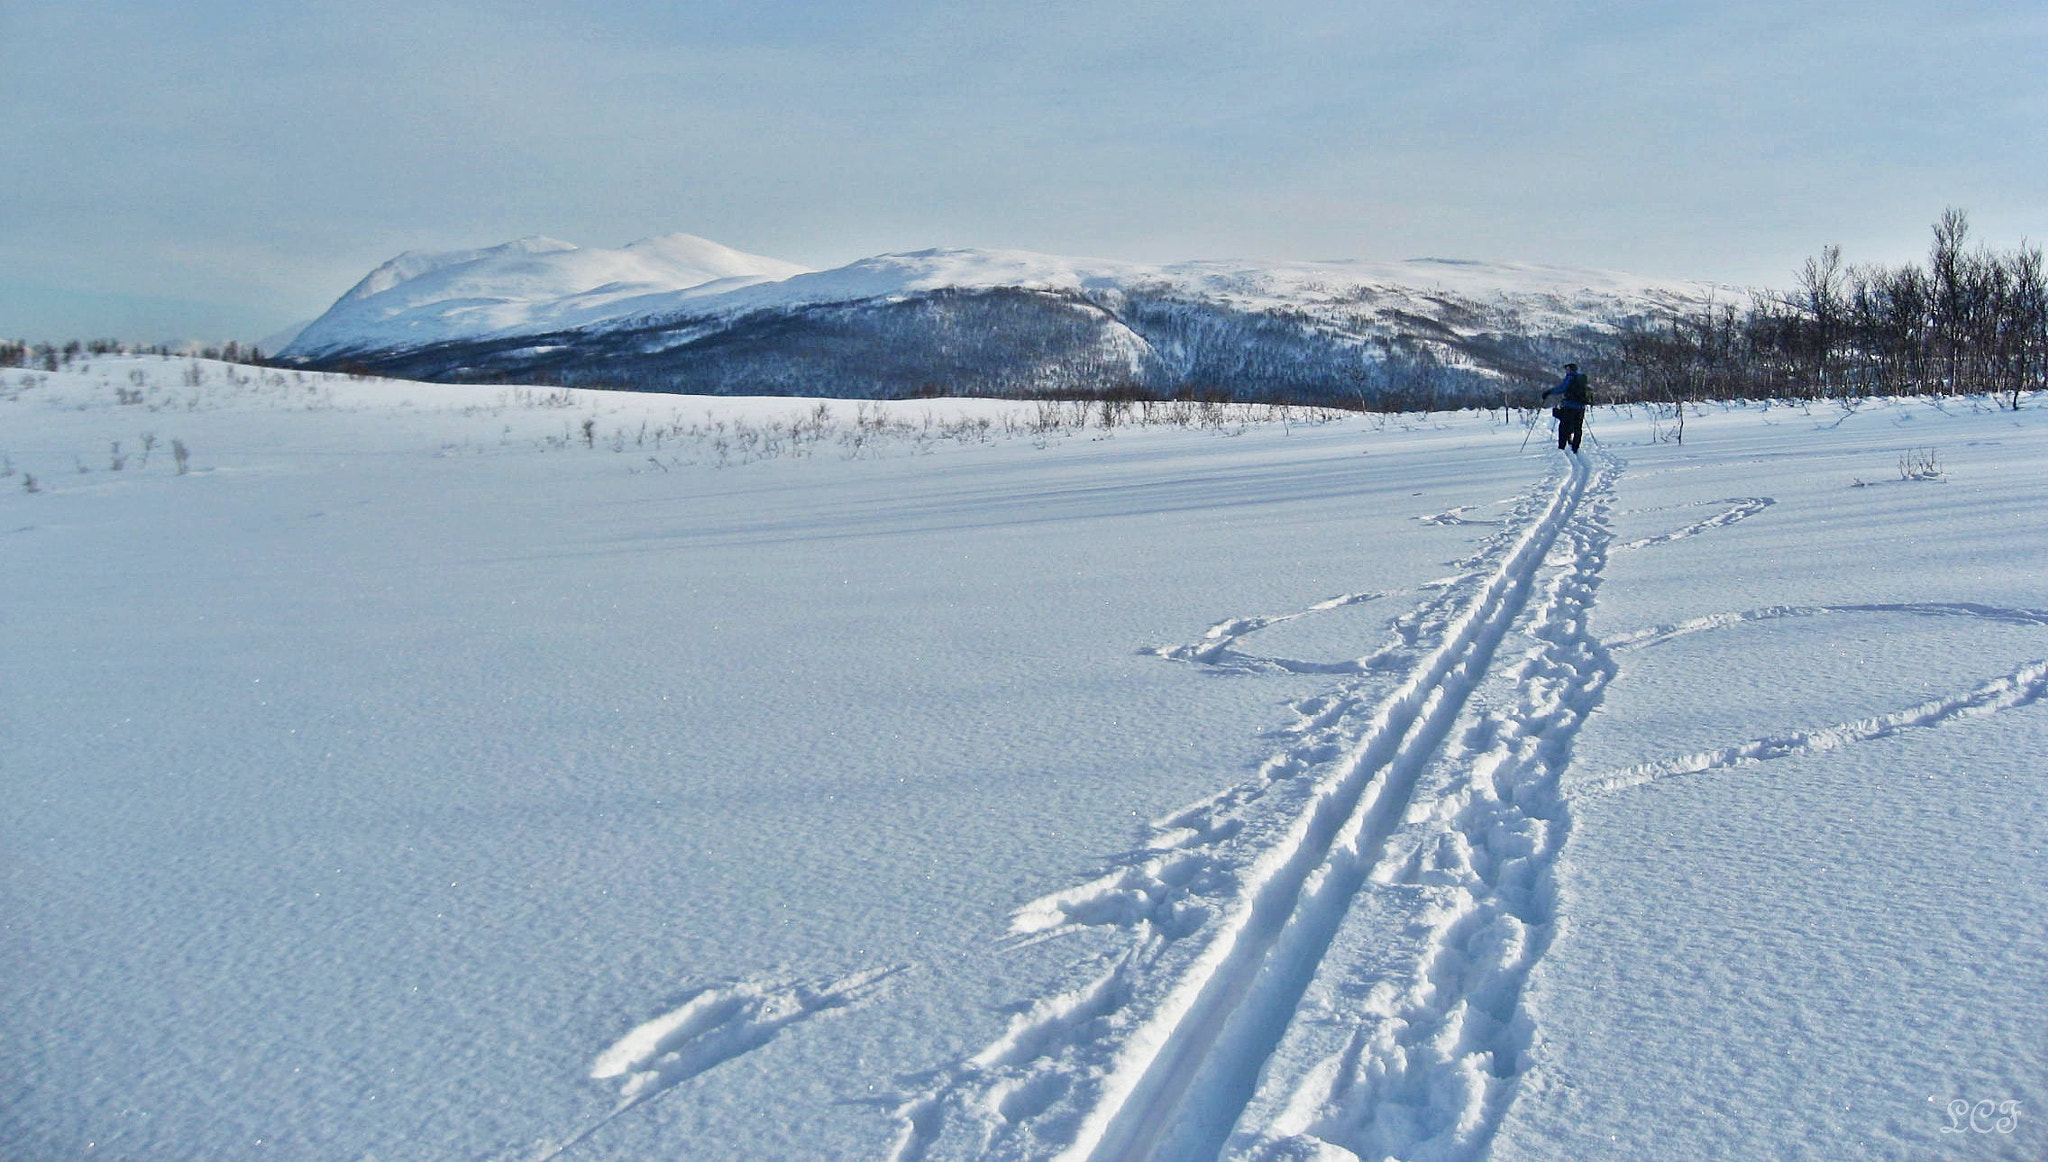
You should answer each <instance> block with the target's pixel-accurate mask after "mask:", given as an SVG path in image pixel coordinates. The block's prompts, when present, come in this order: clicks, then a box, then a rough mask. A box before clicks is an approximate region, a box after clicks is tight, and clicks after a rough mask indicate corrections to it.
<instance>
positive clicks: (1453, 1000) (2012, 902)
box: [0, 359, 2048, 1162]
mask: <svg viewBox="0 0 2048 1162" xmlns="http://www.w3.org/2000/svg"><path fill="white" fill-rule="evenodd" d="M2023 402H2024V405H2025V406H2024V407H2023V409H2022V410H2021V411H2019V412H2017V413H2014V412H2008V411H1999V410H1995V409H1994V408H1992V407H1991V406H1989V405H1988V404H1984V403H1980V402H1976V401H1972V400H1968V399H1950V400H1912V401H1894V402H1873V403H1868V404H1865V405H1863V406H1860V407H1857V408H1854V409H1843V408H1836V407H1828V406H1820V405H1815V406H1812V407H1806V406H1791V407H1787V406H1783V405H1778V406H1768V407H1766V406H1762V405H1754V406H1748V407H1729V408H1721V409H1708V410H1705V411H1701V412H1695V413H1690V414H1688V416H1687V418H1686V425H1685V429H1684V433H1685V440H1684V443H1683V444H1679V443H1676V442H1673V441H1672V440H1671V438H1670V437H1671V436H1672V434H1673V432H1672V424H1671V420H1672V417H1671V416H1668V415H1660V414H1657V413H1653V412H1650V411H1644V410H1636V411H1633V412H1627V411H1618V410H1615V409H1608V408H1602V409H1596V414H1595V415H1594V417H1593V419H1592V421H1591V423H1590V424H1589V426H1588V440H1587V443H1586V445H1585V453H1586V454H1585V455H1584V456H1583V457H1567V456H1564V455H1562V454H1560V453H1558V452H1557V451H1555V450H1554V449H1553V448H1549V447H1546V446H1545V444H1546V440H1545V433H1544V431H1543V429H1542V428H1538V429H1536V430H1535V432H1534V433H1533V438H1529V439H1528V440H1527V444H1526V447H1525V446H1524V440H1525V435H1526V434H1527V432H1528V430H1527V429H1525V428H1524V427H1523V420H1524V419H1525V417H1524V415H1523V414H1521V413H1514V414H1511V415H1503V414H1502V413H1500V412H1498V411H1496V412H1493V413H1484V412H1461V413H1441V412H1440V413H1436V414H1433V415H1428V416H1420V415H1417V416H1407V417H1386V416H1381V417H1376V418H1374V417H1358V416H1349V417H1345V418H1333V417H1331V416H1329V415H1326V414H1318V413H1313V412H1306V411H1302V410H1298V409H1297V410H1293V411H1289V412H1284V413H1283V412H1272V411H1264V410H1262V409H1255V408H1231V407H1220V406H1214V405H1210V406H1203V405H1195V404H1184V405H1173V406H1167V405H1152V406H1150V407H1143V406H1133V407H1130V408H1121V409H1120V408H1116V407H1109V408H1104V407H1102V406H1101V405H1088V406H1080V405H1056V404H1051V403H1043V404H1036V405H1033V404H1024V403H1015V402H996V401H986V400H943V401H930V402H893V403H872V402H863V403H855V402H851V401H834V402H826V403H816V402H802V401H795V400H789V399H702V398H682V397H675V396H659V395H650V394H633V393H607V392H586V391H572V390H560V389H536V388H526V387H502V386H486V385H436V384H421V383H411V382H402V381H389V380H376V379H352V378H348V377H344V376H339V375H335V376H327V375H321V374H316V373H312V372H292V371H279V370H275V369H254V368H230V367H226V366H224V365H219V364H210V363H203V362H194V361H187V360H160V359H105V360H94V361H92V362H91V363H89V364H83V365H78V366H74V367H73V368H71V369H69V370H67V371H64V372H60V373H55V374H44V373H41V372H37V373H25V372H22V371H19V370H9V371H4V372H0V470H4V472H5V475H4V477H0V545H4V546H5V552H6V559H7V561H8V563H9V566H10V572H11V575H12V576H13V578H14V580H15V584H14V586H13V587H12V590H11V597H10V600H9V602H8V604H7V607H6V612H5V615H4V616H0V657H5V658H6V659H7V660H8V662H9V676H10V681H9V684H8V697H7V698H6V700H5V702H4V710H0V780H4V790H5V794H4V796H0V853H4V854H0V860H4V864H0V866H4V873H5V874H4V879H0V883H4V896H0V916H4V934H5V935H4V939H5V941H6V953H5V962H6V971H5V972H0V1156H4V1157H6V1158H9V1159H14V1158H20V1159H37V1160H40V1159H56V1158H66V1159H68V1158H80V1157H95V1158H97V1157H105V1158H125V1159H148V1160H150V1162H165V1160H172V1162H175V1160H183V1159H192V1160H199V1159H217V1158H242V1157H274V1158H283V1159H294V1160H296V1159H306V1160H324V1159H335V1158H347V1159H353V1158H370V1157H376V1158H415V1157H417V1158H478V1159H500V1160H507V1162H541V1160H545V1159H563V1160H572V1159H573V1160H599V1159H609V1160H617V1162H640V1160H644V1159H649V1158H693V1159H695V1158H717V1159H723V1158H747V1159H790V1160H812V1159H815V1160H821V1162H822V1160H843V1159H876V1160H891V1162H910V1160H913V1159H922V1160H927V1162H942V1160H964V1159H1055V1158H1059V1159H1091V1160H1095V1162H1110V1160H1113V1159H1114V1160H1125V1159H1131V1160H1136V1159H1166V1160H1180V1159H1200V1160H1206V1159H1217V1158H1227V1159H1233V1160H1239V1159H1243V1160H1251V1159H1258V1160H1265V1162H1272V1160H1279V1159H1290V1160H1293V1159H1318V1160H1337V1159H1364V1160H1368V1162H1379V1160H1381V1159H1384V1158H1388V1157H1395V1158H1401V1159H1406V1160H1411V1162H1426V1160H1428V1162H1447V1160H1475V1162H1476V1160H1483V1159H1485V1160H1495V1162H1525V1160H1535V1159H1556V1160H1563V1159H1572V1160H1610V1159H1611V1160H1617V1162H1618V1160H1624V1159H1626V1160H1636V1159H1645V1158H1685V1159H1693V1158H1732V1159H1782V1158H1812V1159H1835V1158H1848V1157H1853V1158H1858V1159H1909V1158H1910V1159H1919V1158H1958V1159H1963V1158H1968V1159H1978V1158H1996V1159H2038V1158H2041V1157H2048V1130H2044V1127H2043V1123H2042V1121H2041V1117H2042V1114H2043V1112H2044V1110H2048V1042H2044V1040H2043V1038H2042V1036H2041V1030H2042V1028H2044V1026H2048V933H2044V930H2043V927H2042V925H2041V923H2040V921H2039V918H2040V916H2041V915H2042V914H2043V912H2044V909H2048V877H2044V876H2043V875H2042V873H2041V867H2042V866H2043V859H2044V856H2048V782H2044V780H2043V778H2042V773H2041V762H2040V759H2039V756H2040V755H2041V754H2042V753H2044V752H2048V706H2044V703H2043V700H2042V694H2043V692H2044V691H2048V591H2044V585H2043V581H2042V578H2043V577H2044V576H2048V542H2044V540H2043V539H2042V537H2041V535H2040V527H2039V525H2040V517H2039V514H2040V513H2041V512H2042V511H2043V509H2044V506H2048V399H2043V398H2029V399H2026V400H2024V401H2023ZM1146 419H1149V420H1150V421H1151V423H1149V424H1141V423H1140V422H1139V421H1143V420H1146ZM1105 420H1107V421H1110V426H1107V427H1105Z"/></svg>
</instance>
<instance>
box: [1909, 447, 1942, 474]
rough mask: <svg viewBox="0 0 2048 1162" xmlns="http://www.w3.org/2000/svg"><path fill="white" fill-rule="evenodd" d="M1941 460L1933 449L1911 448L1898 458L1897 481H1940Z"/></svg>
mask: <svg viewBox="0 0 2048 1162" xmlns="http://www.w3.org/2000/svg"><path fill="white" fill-rule="evenodd" d="M1943 475H1944V473H1943V472H1942V470H1941V459H1940V457H1939V456H1938V455H1936V453H1935V450H1934V449H1933V448H1911V449H1908V450H1907V451H1906V452H1905V453H1903V454H1902V455H1900V457H1899V479H1901V480H1940V479H1941V478H1942V476H1943Z"/></svg>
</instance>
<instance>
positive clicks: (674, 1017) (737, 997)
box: [531, 965, 905, 1162]
mask: <svg viewBox="0 0 2048 1162" xmlns="http://www.w3.org/2000/svg"><path fill="white" fill-rule="evenodd" d="M904 968H905V966H901V965H899V966H896V967H892V968H880V969H870V970H868V971H865V972H858V973H855V974H853V975H851V976H847V977H842V978H840V979H837V980H827V981H819V982H816V983H808V982H797V983H793V984H773V983H765V982H759V981H744V980H739V981H727V982H724V983H722V984H714V985H707V986H704V987H702V988H698V989H696V990H694V991H693V992H691V993H690V994H689V996H688V997H687V999H685V1000H684V1001H683V1003H682V1004H681V1005H679V1006H677V1007H676V1008H674V1009H671V1010H669V1011H668V1012H666V1013H663V1014H662V1015H661V1016H659V1017H655V1018H654V1019H653V1020H650V1021H646V1022H643V1023H641V1024H640V1025H637V1026H635V1027H634V1028H633V1029H632V1030H631V1031H630V1032H628V1033H627V1034H626V1035H625V1036H623V1037H621V1038H619V1039H618V1040H617V1041H614V1042H613V1043H612V1045H611V1047H610V1048H608V1049H606V1050H605V1051H604V1052H603V1053H601V1054H599V1055H598V1058H597V1060H596V1061H595V1062H593V1063H592V1064H591V1067H590V1077H591V1079H592V1080H593V1081H609V1080H612V1079H614V1078H618V1079H622V1080H621V1082H620V1086H619V1100H618V1104H617V1105H615V1106H614V1107H613V1108H612V1110H611V1112H610V1113H608V1114H605V1115H604V1116H602V1117H600V1118H598V1119H597V1120H595V1121H593V1122H591V1123H589V1124H588V1125H586V1126H584V1127H583V1128H581V1129H579V1130H578V1131H576V1132H575V1133H574V1134H572V1135H570V1136H568V1137H566V1138H564V1139H562V1140H560V1141H559V1142H555V1143H552V1144H549V1145H547V1146H545V1147H544V1148H543V1149H542V1151H541V1152H540V1153H538V1154H535V1155H532V1156H531V1162H548V1160H550V1159H554V1158H558V1157H560V1156H562V1155H563V1154H564V1153H566V1152H567V1151H569V1150H570V1149H572V1148H573V1147H575V1146H576V1145H577V1144H578V1143H580V1142H582V1141H583V1140H584V1139H586V1138H588V1137H590V1135H592V1134H594V1133H596V1132H597V1131H599V1130H601V1129H603V1128H604V1127H605V1126H608V1125H610V1124H611V1123H612V1122H613V1121H615V1120H617V1119H618V1118H619V1116H620V1115H622V1114H624V1113H626V1112H627V1111H629V1110H631V1109H633V1108H634V1107H635V1106H639V1105H642V1104H644V1103H646V1102H648V1101H651V1100H653V1099H654V1098H657V1097H659V1096H661V1095H662V1094H664V1093H666V1092H668V1091H669V1090H671V1089H673V1088H675V1087H676V1086H678V1085H681V1084H682V1083H683V1082H685V1081H688V1080H689V1079H691V1078H693V1077H696V1076H697V1075H698V1074H700V1073H704V1072H706V1071H708V1070H710V1069H713V1068H716V1067H717V1066H720V1065H723V1064H725V1063H726V1062H728V1061H731V1060H733V1059H734V1058H736V1057H739V1056H741V1055H743V1054H746V1053H751V1052H753V1051H754V1050H756V1049H759V1048H760V1047H762V1046H763V1045H766V1044H768V1043H769V1042H770V1041H773V1040H774V1039H775V1038H776V1037H777V1036H779V1035H780V1034H781V1033H782V1031H783V1030H784V1029H786V1028H788V1027H790V1026H791V1025H794V1024H796V1023H797V1022H799V1021H803V1020H806V1019H808V1018H810V1017H814V1016H817V1015H819V1014H821V1013H826V1012H830V1011H832V1010H835V1009H843V1008H846V1007H848V1006H849V1005H852V1004H853V1003H855V1002H856V1001H858V1000H860V999H862V997H863V996H865V995H866V994H867V993H868V992H870V991H872V990H873V989H874V988H875V987H876V986H877V985H879V984H880V983H881V982H882V981H884V980H886V979H888V978H889V977H892V976H895V975H896V974H898V973H900V972H902V971H904Z"/></svg>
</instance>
